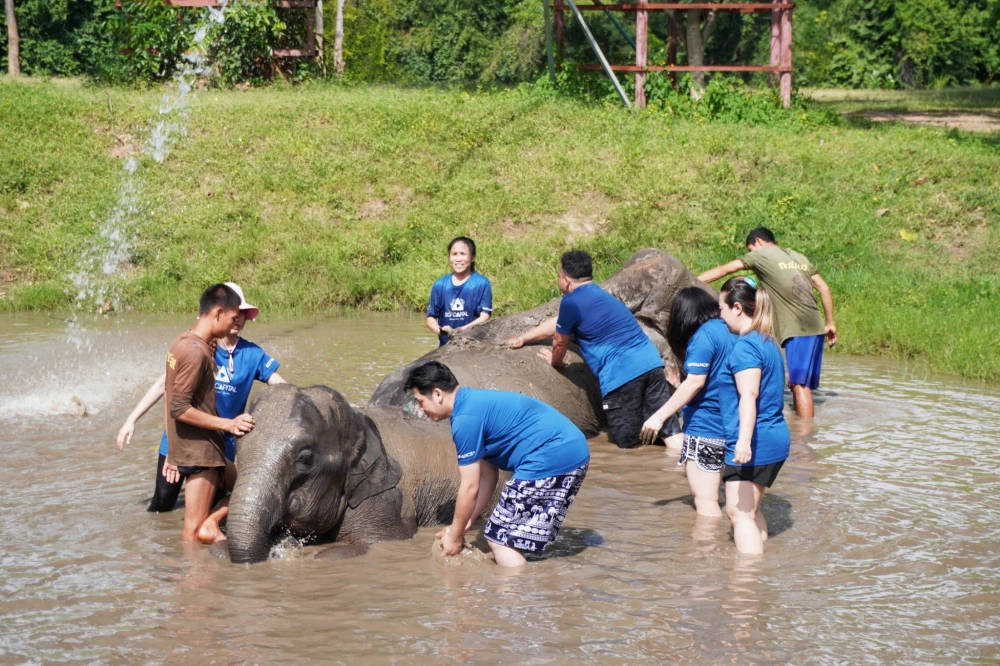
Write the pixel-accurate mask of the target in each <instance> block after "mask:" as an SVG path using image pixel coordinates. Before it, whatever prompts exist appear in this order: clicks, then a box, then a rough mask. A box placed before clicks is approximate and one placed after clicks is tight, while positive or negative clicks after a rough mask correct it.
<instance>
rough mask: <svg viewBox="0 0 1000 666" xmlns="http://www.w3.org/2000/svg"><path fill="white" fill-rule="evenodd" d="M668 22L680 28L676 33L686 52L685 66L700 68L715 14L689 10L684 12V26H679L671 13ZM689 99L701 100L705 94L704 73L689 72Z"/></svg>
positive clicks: (675, 15)
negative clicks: (679, 36)
mask: <svg viewBox="0 0 1000 666" xmlns="http://www.w3.org/2000/svg"><path fill="white" fill-rule="evenodd" d="M669 14H670V20H671V21H673V22H674V24H675V25H677V26H678V28H680V29H679V30H678V32H679V33H680V34H681V39H682V40H683V41H684V49H685V50H686V51H687V64H688V65H690V66H691V67H701V66H703V65H704V64H705V45H706V44H707V43H708V39H709V37H711V36H712V29H713V28H714V27H715V19H716V15H717V14H716V12H715V10H712V11H705V10H704V9H689V10H687V11H686V12H684V25H683V26H681V25H680V20H679V18H678V16H677V12H675V11H671V12H669ZM691 84H692V85H691V97H692V99H701V96H702V95H704V94H705V72H691Z"/></svg>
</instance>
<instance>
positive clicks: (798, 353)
mask: <svg viewBox="0 0 1000 666" xmlns="http://www.w3.org/2000/svg"><path fill="white" fill-rule="evenodd" d="M825 343H826V336H825V335H805V336H802V337H798V338H788V340H786V341H785V363H787V364H788V385H789V386H796V385H798V386H808V387H809V388H810V389H815V388H819V371H820V368H821V367H822V366H823V345H824V344H825Z"/></svg>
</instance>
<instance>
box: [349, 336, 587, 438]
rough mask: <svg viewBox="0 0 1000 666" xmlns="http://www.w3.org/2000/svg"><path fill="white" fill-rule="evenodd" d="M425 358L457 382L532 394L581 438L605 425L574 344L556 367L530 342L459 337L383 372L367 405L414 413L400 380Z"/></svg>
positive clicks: (413, 406) (475, 386)
mask: <svg viewBox="0 0 1000 666" xmlns="http://www.w3.org/2000/svg"><path fill="white" fill-rule="evenodd" d="M430 360H438V361H441V362H442V363H444V364H445V365H446V366H448V367H449V368H450V369H451V371H452V372H453V373H454V374H455V377H456V378H457V379H458V382H459V384H461V385H462V386H469V387H472V388H485V389H494V390H497V391H510V392H512V393H520V394H522V395H527V396H531V397H533V398H537V399H538V400H541V401H542V402H545V403H547V404H549V405H551V406H552V407H555V408H556V409H557V410H558V411H559V412H561V413H562V414H563V415H565V416H566V417H567V418H568V419H569V420H570V421H572V422H573V423H574V424H575V425H576V426H577V427H578V428H580V430H582V431H583V433H584V434H585V435H586V436H587V437H593V436H594V435H596V434H597V433H598V432H600V430H601V428H603V427H604V425H605V421H604V412H603V410H602V409H601V392H600V387H599V385H598V382H597V378H596V377H594V374H593V373H592V372H591V371H590V368H588V367H587V364H586V363H585V362H584V360H583V358H582V357H581V356H580V355H579V354H578V353H577V352H576V349H575V346H571V349H570V351H569V352H567V354H566V360H567V361H568V362H569V366H568V367H566V368H563V369H562V370H556V369H555V368H553V367H552V366H550V365H549V364H547V363H545V362H544V361H542V360H541V359H540V358H538V347H537V346H535V345H529V346H526V347H522V348H521V349H508V348H507V347H506V346H504V345H502V344H493V343H489V342H484V341H481V340H475V339H472V338H464V337H460V338H458V339H456V340H454V341H453V342H451V343H449V344H447V345H445V346H443V347H439V348H438V349H435V350H434V351H432V352H430V353H429V354H426V355H425V356H423V357H421V358H420V359H418V360H417V361H415V362H413V363H411V364H410V365H408V366H406V367H405V368H402V369H400V370H397V371H396V372H394V373H392V374H391V375H389V377H387V378H386V379H385V380H384V381H383V382H382V383H381V384H380V385H379V387H378V388H377V389H376V390H375V394H374V395H373V396H372V399H371V400H370V401H369V402H368V405H369V407H376V406H380V407H397V408H401V409H403V410H404V411H406V412H408V413H410V414H414V415H418V414H420V409H419V407H418V405H417V402H416V400H414V399H413V396H412V395H408V394H406V393H405V392H404V391H403V384H404V383H405V382H406V377H407V375H408V374H409V372H410V369H411V368H413V367H415V366H417V365H420V364H422V363H426V362H427V361H430Z"/></svg>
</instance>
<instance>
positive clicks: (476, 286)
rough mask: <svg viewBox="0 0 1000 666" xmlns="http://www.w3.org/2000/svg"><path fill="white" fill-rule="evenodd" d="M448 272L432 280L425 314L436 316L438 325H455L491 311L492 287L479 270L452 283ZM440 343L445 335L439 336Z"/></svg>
mask: <svg viewBox="0 0 1000 666" xmlns="http://www.w3.org/2000/svg"><path fill="white" fill-rule="evenodd" d="M451 277H452V276H451V274H450V273H449V274H448V275H445V276H443V277H440V278H438V279H437V280H435V281H434V285H433V286H432V287H431V302H430V303H429V304H428V305H427V316H428V317H434V318H436V319H437V322H438V325H439V326H451V327H452V328H458V327H459V326H465V325H466V324H468V323H469V322H473V321H475V320H476V319H478V318H479V315H480V314H481V313H483V312H493V286H492V285H491V284H490V281H489V280H488V279H486V276H484V275H483V274H482V273H472V274H471V275H469V279H467V280H466V281H465V282H463V283H462V284H460V285H457V286H456V285H455V283H454V282H453V281H452V279H451ZM438 339H439V340H440V342H441V344H442V345H443V344H445V343H446V342H448V336H447V335H439V336H438Z"/></svg>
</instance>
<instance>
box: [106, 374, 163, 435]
mask: <svg viewBox="0 0 1000 666" xmlns="http://www.w3.org/2000/svg"><path fill="white" fill-rule="evenodd" d="M166 379H167V375H166V373H164V374H162V375H160V377H159V378H158V379H157V380H156V381H155V382H153V385H152V386H150V387H149V390H148V391H146V395H144V396H142V399H140V400H139V404H138V405H136V406H135V409H133V410H132V413H131V414H129V415H128V418H127V419H125V425H123V426H122V427H121V430H119V431H118V450H119V451H122V450H123V449H124V448H125V445H126V444H130V443H131V442H132V435H134V434H135V424H136V422H137V421H138V420H139V419H141V418H142V416H143V414H145V413H146V412H148V411H149V408H150V407H152V406H153V405H155V404H156V402H157V401H158V400H159V399H160V398H162V397H163V387H164V383H165V382H166Z"/></svg>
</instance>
